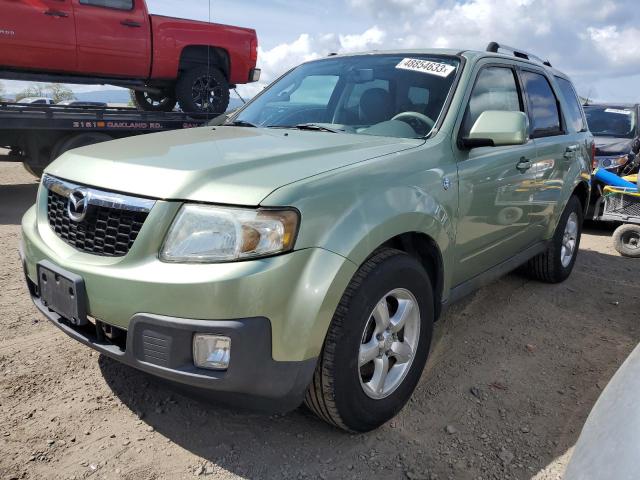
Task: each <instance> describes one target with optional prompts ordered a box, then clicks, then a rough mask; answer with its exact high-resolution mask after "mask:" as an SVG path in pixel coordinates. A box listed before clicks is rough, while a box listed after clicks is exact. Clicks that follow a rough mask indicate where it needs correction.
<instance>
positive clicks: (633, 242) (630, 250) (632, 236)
mask: <svg viewBox="0 0 640 480" xmlns="http://www.w3.org/2000/svg"><path fill="white" fill-rule="evenodd" d="M613 246H614V248H615V249H616V250H617V251H618V253H619V254H620V255H623V256H625V257H631V258H640V225H634V224H631V223H627V224H625V225H621V226H619V227H618V228H616V230H615V231H614V232H613Z"/></svg>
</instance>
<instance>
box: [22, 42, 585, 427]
mask: <svg viewBox="0 0 640 480" xmlns="http://www.w3.org/2000/svg"><path fill="white" fill-rule="evenodd" d="M498 51H502V52H503V53H498ZM592 155H593V140H592V136H591V134H590V133H589V131H588V129H587V127H586V122H585V119H584V115H583V112H582V109H581V107H580V104H579V102H578V99H577V97H576V94H575V91H574V89H573V86H572V84H571V82H570V81H569V79H568V78H567V77H566V76H565V75H563V74H562V73H560V72H558V71H557V70H554V69H552V68H551V67H550V65H548V63H543V62H542V61H539V60H538V59H537V57H534V56H533V55H531V54H527V53H526V52H521V51H516V50H513V49H509V48H508V47H500V46H498V45H497V44H492V45H490V47H489V49H488V51H486V52H473V51H462V52H460V51H453V50H412V51H394V52H384V53H383V52H374V53H370V54H354V55H341V56H330V57H328V58H324V59H320V60H314V61H310V62H308V63H305V64H303V65H300V66H298V67H296V68H294V69H292V70H291V71H289V72H288V73H286V74H285V75H283V76H282V77H281V78H279V79H278V80H277V81H275V82H274V83H273V84H272V85H271V86H269V87H268V88H267V89H265V90H264V91H263V92H262V93H261V94H260V95H258V96H257V97H256V98H255V99H253V100H252V101H251V102H249V103H248V104H247V105H245V106H244V107H243V108H242V109H240V110H239V111H237V112H235V113H233V114H232V115H230V116H228V117H226V118H222V119H218V120H217V121H216V122H214V125H209V126H207V127H202V128H196V129H192V130H183V131H174V132H168V133H160V134H152V135H145V136H139V137H134V138H127V139H123V140H118V141H113V142H107V143H103V144H100V145H93V146H89V147H84V148H79V149H76V150H72V151H70V152H68V153H66V154H64V155H63V156H62V157H60V158H59V159H58V160H57V161H55V162H54V163H53V164H51V165H50V166H49V167H48V168H47V169H46V171H45V175H44V176H43V179H42V183H41V186H40V190H39V193H38V198H37V203H36V205H35V206H34V207H32V208H31V209H30V210H29V211H28V212H27V213H26V214H25V216H24V219H23V222H22V228H23V243H22V246H21V248H22V251H21V255H22V258H23V263H24V269H25V272H26V277H27V283H28V286H29V291H30V293H31V296H32V298H33V301H34V302H35V304H36V306H37V307H38V308H39V309H40V310H41V311H42V313H43V314H44V315H45V316H46V317H48V318H49V320H51V322H53V323H54V324H55V325H56V326H57V327H59V328H60V329H62V330H63V331H64V332H65V333H67V334H68V335H70V336H71V337H73V338H75V339H76V340H78V341H80V342H82V343H84V344H85V345H87V346H90V347H92V348H94V349H96V350H97V351H99V352H100V353H102V354H104V355H106V356H108V357H111V358H114V359H116V360H118V361H121V362H123V363H125V364H127V365H130V366H132V367H135V368H138V369H140V370H143V371H145V372H148V373H151V374H153V375H157V376H159V377H163V378H165V379H169V380H171V381H174V382H179V383H182V384H186V385H189V386H191V387H199V388H202V389H208V390H210V391H215V392H216V394H215V396H216V397H219V398H222V399H231V400H233V401H236V399H241V400H245V401H246V400H247V399H249V400H250V401H251V402H252V403H254V404H256V405H257V404H264V405H265V406H267V407H268V408H277V409H279V410H287V409H292V408H295V407H296V406H298V405H299V404H300V403H301V402H303V401H304V402H305V403H306V405H307V406H308V407H309V408H310V409H311V410H313V411H314V412H315V413H317V414H318V415H319V416H320V417H321V418H322V419H324V420H326V421H327V422H329V423H330V424H332V425H335V426H337V427H340V428H343V429H346V430H349V431H367V430H371V429H373V428H376V427H378V426H379V425H381V424H382V423H384V422H385V421H387V420H389V419H390V418H391V417H393V416H394V415H395V414H396V413H397V412H398V411H399V410H400V409H401V408H402V407H403V405H404V404H405V403H406V402H407V400H408V399H409V397H410V396H411V394H412V392H413V390H414V389H415V387H416V384H417V383H418V380H419V379H420V375H421V373H422V370H423V367H424V365H425V362H426V360H427V356H428V354H429V347H430V343H431V337H432V331H433V325H434V322H435V321H436V320H437V319H438V317H439V316H440V314H441V312H442V310H443V308H445V307H446V306H447V305H449V304H451V303H452V302H454V301H455V300H457V299H459V298H461V297H463V296H464V295H466V294H468V293H470V292H472V291H473V290H474V289H477V288H478V287H479V286H481V285H482V284H484V283H486V282H488V281H491V280H493V279H495V278H497V277H498V276H500V275H503V274H505V273H507V272H508V271H510V270H513V269H515V268H516V267H519V266H521V265H524V266H525V268H526V270H528V272H529V273H530V274H531V275H532V276H533V277H535V278H537V279H540V280H542V281H546V282H560V281H562V280H564V279H565V278H567V276H568V275H569V274H570V273H571V270H572V268H573V265H574V262H575V260H576V255H577V253H578V245H579V242H580V232H581V226H582V218H583V213H584V211H585V208H586V206H587V205H588V199H589V193H590V184H589V178H590V177H589V174H590V170H589V167H590V165H591V161H592Z"/></svg>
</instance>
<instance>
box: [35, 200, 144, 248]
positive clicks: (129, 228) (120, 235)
mask: <svg viewBox="0 0 640 480" xmlns="http://www.w3.org/2000/svg"><path fill="white" fill-rule="evenodd" d="M68 203H69V198H68V197H66V196H63V195H60V194H58V193H56V192H54V191H53V190H51V189H50V190H49V191H48V197H47V216H48V219H49V225H50V226H51V228H52V229H53V231H54V232H55V233H56V234H57V235H58V237H60V238H61V239H62V240H64V241H65V242H66V243H68V244H69V245H71V246H72V247H75V248H77V249H78V250H80V251H83V252H87V253H92V254H95V255H102V256H105V257H122V256H124V255H126V254H127V253H128V252H129V250H130V249H131V247H132V245H133V242H135V240H136V238H137V236H138V234H139V233H140V229H141V228H142V225H143V224H144V221H145V220H146V218H147V216H148V215H149V212H148V211H132V210H125V209H122V208H111V207H107V206H103V205H90V207H89V209H88V211H87V215H86V217H85V218H84V219H83V220H82V221H80V222H75V221H73V220H71V219H70V218H69V214H68V212H67V204H68Z"/></svg>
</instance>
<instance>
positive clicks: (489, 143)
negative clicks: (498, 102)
mask: <svg viewBox="0 0 640 480" xmlns="http://www.w3.org/2000/svg"><path fill="white" fill-rule="evenodd" d="M528 141H529V118H528V117H527V115H526V114H524V113H523V112H508V111H502V110H487V111H484V112H482V113H481V114H480V116H479V117H478V119H477V120H476V123H474V124H473V127H471V132H469V136H468V137H465V138H463V139H462V144H463V145H464V146H465V147H467V148H475V147H501V146H505V145H524V144H525V143H527V142H528Z"/></svg>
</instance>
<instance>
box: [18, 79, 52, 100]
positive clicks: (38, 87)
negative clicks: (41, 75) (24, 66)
mask: <svg viewBox="0 0 640 480" xmlns="http://www.w3.org/2000/svg"><path fill="white" fill-rule="evenodd" d="M45 94H46V90H45V85H43V84H41V83H34V84H33V85H30V86H28V87H27V88H25V89H24V90H22V91H21V92H19V93H17V94H16V102H17V101H20V100H22V99H23V98H27V97H44V96H46V95H45Z"/></svg>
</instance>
